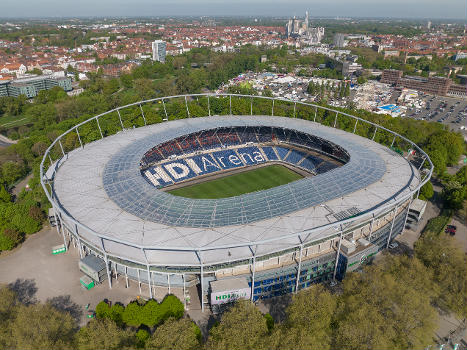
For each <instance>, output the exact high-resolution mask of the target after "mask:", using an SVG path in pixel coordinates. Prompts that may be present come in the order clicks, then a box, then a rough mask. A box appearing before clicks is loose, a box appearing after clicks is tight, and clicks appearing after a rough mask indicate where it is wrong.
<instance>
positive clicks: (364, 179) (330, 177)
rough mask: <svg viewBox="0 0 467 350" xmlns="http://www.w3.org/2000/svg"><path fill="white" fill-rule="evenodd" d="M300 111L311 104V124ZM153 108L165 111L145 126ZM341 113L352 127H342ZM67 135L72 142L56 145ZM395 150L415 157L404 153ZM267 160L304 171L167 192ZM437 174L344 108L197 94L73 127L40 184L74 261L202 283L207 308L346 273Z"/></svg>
mask: <svg viewBox="0 0 467 350" xmlns="http://www.w3.org/2000/svg"><path fill="white" fill-rule="evenodd" d="M233 98H234V99H235V100H238V101H241V100H242V101H243V102H245V100H246V101H247V103H248V104H250V115H245V113H243V115H234V114H233V113H232V104H233V103H235V101H234V102H232V99H233ZM172 99H177V100H181V101H184V104H185V107H186V115H185V118H183V119H176V120H171V121H168V120H169V119H173V117H172V115H171V113H170V111H169V112H168V111H167V110H168V108H166V105H167V103H170V101H171V100H172ZM199 99H202V100H203V103H201V102H198V100H199ZM214 99H217V100H219V99H221V100H223V101H224V102H225V101H228V103H229V112H228V113H227V115H220V116H218V115H211V114H213V111H212V110H211V105H212V104H213V102H214ZM265 101H267V102H268V103H271V110H270V115H256V114H255V113H253V111H254V104H255V103H258V102H261V103H264V102H265ZM206 102H207V103H206ZM275 104H276V113H277V111H278V110H279V108H278V105H279V104H280V105H281V108H282V109H281V111H284V110H285V109H286V110H287V111H288V112H287V113H288V115H289V117H281V116H274V108H275ZM194 105H196V108H197V109H198V111H199V108H201V107H204V109H205V110H204V113H205V114H204V115H205V117H197V118H194V117H192V116H193V113H192V112H191V113H190V108H191V109H192V110H194V108H195V106H194ZM143 107H145V108H143ZM300 108H302V109H303V108H307V109H308V110H309V111H311V113H309V114H308V115H307V120H306V119H302V118H303V114H300V113H299V109H300ZM153 109H157V110H159V111H162V112H161V113H163V116H164V117H165V118H164V121H163V122H161V123H156V124H151V125H149V123H147V114H148V113H150V112H151V110H153ZM124 111H131V112H130V114H131V113H133V114H134V113H136V112H135V111H138V112H139V113H138V118H142V120H143V121H144V123H143V124H144V125H143V126H141V127H138V128H136V127H135V126H133V127H131V123H132V122H131V121H127V120H125V117H122V116H125V115H127V114H125V113H124ZM313 111H314V112H313ZM320 112H323V113H326V115H327V116H328V119H329V116H330V115H332V119H333V120H334V121H333V123H331V126H324V125H321V124H320V123H318V122H317V115H319V113H320ZM263 114H264V113H263ZM111 115H112V116H114V121H115V125H118V126H120V131H119V132H116V133H114V134H112V135H109V136H105V135H107V133H109V134H110V132H108V131H107V130H103V129H104V126H102V127H101V124H103V121H104V120H105V118H107V119H106V122H105V123H106V125H109V116H111ZM318 119H319V118H318ZM344 120H345V122H346V123H347V124H348V123H349V122H350V123H352V129H353V132H347V131H343V130H340V129H339V128H338V125H340V124H344ZM341 122H342V123H341ZM90 123H93V125H95V126H94V128H93V129H92V132H93V133H94V135H97V137H93V138H92V137H91V138H89V137H88V138H85V137H84V136H83V131H82V130H84V129H86V128H87V129H86V130H89V125H90ZM359 123H360V124H361V125H365V127H368V128H370V130H371V132H370V137H369V138H366V137H362V136H359V135H357V132H356V131H357V126H358V125H359ZM86 124H87V125H86ZM328 124H329V123H328ZM96 126H97V128H96ZM125 126H127V127H125ZM347 129H348V128H347ZM80 130H81V133H80ZM377 133H384V135H385V138H384V139H385V140H387V142H386V143H387V144H386V145H383V144H379V143H377V142H375V141H374V139H375V136H376V135H377ZM70 135H76V137H77V140H78V141H79V145H80V147H78V148H76V149H73V150H71V149H70V150H66V149H65V148H64V143H63V142H62V141H63V140H64V138H67V137H68V138H69V137H70ZM85 139H88V140H90V141H89V142H86V141H85ZM395 145H400V147H403V148H407V150H409V149H410V152H408V153H406V154H404V155H405V156H403V155H401V154H399V153H401V152H400V150H397V151H399V153H398V152H396V151H395V148H394V146H395ZM45 164H50V165H49V166H47V167H46V166H45ZM267 164H282V165H284V166H286V167H289V168H291V169H294V170H295V171H297V172H301V173H302V174H303V176H304V177H303V178H302V179H300V180H297V181H293V182H291V183H288V184H285V185H282V186H278V187H274V188H270V189H267V190H262V191H257V192H252V193H247V194H243V195H240V196H236V197H229V198H220V199H191V198H184V197H177V196H174V195H171V194H169V193H168V192H167V189H170V188H173V187H179V186H183V185H185V184H186V183H192V182H193V181H196V182H202V181H206V180H209V179H211V178H212V176H223V175H225V174H230V173H231V172H235V171H242V170H244V169H249V168H253V167H259V166H264V165H267ZM422 168H423V169H422ZM432 170H433V165H432V163H431V160H430V159H429V157H428V156H427V155H426V154H425V153H424V152H423V150H421V149H420V148H419V147H418V146H417V145H415V144H414V143H412V142H411V141H410V140H407V139H406V138H404V137H403V136H401V135H398V134H397V133H394V132H392V131H390V130H388V129H385V128H384V127H381V126H379V125H376V124H373V123H370V122H368V121H366V120H363V119H360V118H357V117H354V116H351V115H349V114H346V113H343V112H340V111H336V110H332V109H329V108H325V107H321V106H318V105H313V104H308V103H304V102H295V101H285V100H282V99H273V98H267V97H260V96H254V97H252V96H242V95H212V94H200V95H190V96H175V97H165V98H159V99H153V100H150V101H142V102H139V103H136V104H132V105H128V106H124V107H120V108H117V109H115V110H112V111H109V112H106V113H104V114H101V115H99V116H96V117H93V118H91V119H89V120H87V121H85V122H83V123H81V124H78V125H77V126H75V127H73V128H72V129H70V130H68V131H67V132H66V133H64V134H63V135H61V136H59V137H58V138H57V139H56V140H55V141H54V143H53V144H52V145H51V146H50V147H49V149H48V150H47V152H46V154H45V156H44V159H43V161H42V163H41V182H42V185H43V187H44V190H45V191H46V194H47V196H48V198H49V200H50V202H51V204H52V206H53V209H54V216H55V220H56V222H58V223H59V225H57V230H58V232H59V233H60V234H61V235H63V239H64V242H65V244H67V245H69V244H70V243H72V244H73V245H75V246H76V247H77V248H78V249H79V252H80V256H81V257H82V258H83V257H84V256H86V255H88V254H93V255H96V256H98V257H100V258H101V259H102V260H103V261H104V262H105V266H106V273H107V277H108V278H107V279H108V283H109V287H112V278H114V279H115V278H118V276H124V278H125V280H126V283H127V285H128V283H129V280H135V281H137V282H138V283H139V285H140V286H141V284H144V285H146V286H147V294H148V295H149V296H150V297H153V295H154V291H153V288H154V287H156V286H168V287H169V290H170V287H179V288H183V291H184V293H186V292H185V289H186V288H187V287H189V286H193V285H197V284H199V285H200V292H201V295H202V296H203V297H202V298H201V299H202V303H201V305H202V308H203V310H204V306H205V304H211V306H212V307H213V308H214V309H216V308H219V307H221V306H222V305H223V304H224V303H225V302H228V301H231V300H234V299H236V298H250V299H251V300H253V301H256V300H258V299H267V298H270V297H274V296H278V295H282V294H285V293H293V292H296V291H298V290H300V289H303V288H306V287H308V286H310V285H312V284H313V283H320V282H323V281H327V280H334V279H338V280H341V279H342V278H344V276H345V274H346V272H348V271H353V270H355V269H357V268H358V267H359V266H361V265H362V264H364V263H365V262H366V261H368V259H370V258H371V257H372V256H373V255H375V254H377V253H378V252H379V251H381V250H383V249H385V248H387V247H388V245H389V244H390V242H391V240H393V239H394V237H396V235H398V234H400V233H401V232H402V231H403V229H404V227H405V222H406V220H407V215H408V211H409V208H410V204H411V202H412V201H413V200H414V199H415V198H417V197H418V193H419V190H420V187H421V186H423V184H425V183H426V182H427V181H428V180H429V178H430V177H431V173H432Z"/></svg>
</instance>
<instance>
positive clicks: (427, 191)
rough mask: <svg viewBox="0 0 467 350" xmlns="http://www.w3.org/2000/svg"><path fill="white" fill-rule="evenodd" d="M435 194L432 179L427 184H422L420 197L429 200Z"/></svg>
mask: <svg viewBox="0 0 467 350" xmlns="http://www.w3.org/2000/svg"><path fill="white" fill-rule="evenodd" d="M434 194H435V192H434V190H433V185H432V184H431V182H430V181H428V182H427V183H426V184H424V185H423V186H422V188H421V189H420V199H422V200H425V201H427V200H429V199H430V198H431V197H433V195H434Z"/></svg>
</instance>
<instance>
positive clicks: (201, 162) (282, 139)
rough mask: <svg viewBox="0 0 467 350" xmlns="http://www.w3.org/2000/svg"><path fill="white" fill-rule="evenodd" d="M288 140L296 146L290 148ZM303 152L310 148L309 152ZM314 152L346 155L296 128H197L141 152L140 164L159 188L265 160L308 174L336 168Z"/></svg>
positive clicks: (149, 179) (326, 142)
mask: <svg viewBox="0 0 467 350" xmlns="http://www.w3.org/2000/svg"><path fill="white" fill-rule="evenodd" d="M251 144H253V145H251ZM279 144H280V145H279ZM289 144H293V145H295V146H294V147H300V148H302V149H301V150H297V149H295V148H291V147H290V146H289ZM309 151H314V152H313V153H314V155H311V154H309ZM320 152H323V153H325V154H326V155H327V156H332V157H334V158H336V159H338V160H341V162H342V163H345V162H346V161H348V155H347V153H346V152H345V151H344V150H343V149H341V148H340V147H339V146H337V145H334V144H332V143H330V142H328V141H326V140H322V139H320V138H318V137H315V136H313V135H309V134H305V133H302V132H300V131H296V130H289V129H285V128H275V127H229V128H218V129H212V130H203V131H200V132H197V133H192V134H188V135H185V136H183V137H179V138H177V139H173V140H170V141H167V142H164V143H162V144H160V145H158V146H156V147H153V148H152V149H151V150H149V151H148V152H146V153H145V155H144V157H143V158H142V159H141V162H140V165H141V173H142V174H143V176H144V177H145V178H146V179H147V180H148V181H149V182H150V183H151V184H153V185H154V186H156V187H158V188H161V187H165V186H169V185H171V184H173V183H178V182H181V181H185V180H188V179H191V178H193V177H196V176H201V175H206V174H210V173H214V172H220V171H224V170H229V169H233V168H239V167H246V166H253V165H256V164H258V163H263V162H268V161H282V162H284V163H287V164H290V165H293V166H297V167H300V168H302V169H303V170H306V171H309V172H310V173H312V174H320V173H323V172H326V171H329V170H332V169H334V168H336V167H337V166H339V165H338V164H337V163H334V162H330V161H328V160H325V159H324V158H321V157H319V155H318V154H319V153H320ZM193 153H195V155H193ZM173 157H175V159H174V158H173ZM169 159H170V160H169Z"/></svg>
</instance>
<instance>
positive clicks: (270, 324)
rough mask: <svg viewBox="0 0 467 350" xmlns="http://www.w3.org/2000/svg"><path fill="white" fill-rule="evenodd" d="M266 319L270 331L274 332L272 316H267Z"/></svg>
mask: <svg viewBox="0 0 467 350" xmlns="http://www.w3.org/2000/svg"><path fill="white" fill-rule="evenodd" d="M264 318H265V319H266V326H268V330H269V331H272V329H273V328H274V319H273V318H272V316H271V315H270V314H265V315H264Z"/></svg>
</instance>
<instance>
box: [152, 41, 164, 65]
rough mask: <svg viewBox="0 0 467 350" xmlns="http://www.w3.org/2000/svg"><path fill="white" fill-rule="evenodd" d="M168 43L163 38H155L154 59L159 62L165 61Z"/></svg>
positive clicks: (153, 46)
mask: <svg viewBox="0 0 467 350" xmlns="http://www.w3.org/2000/svg"><path fill="white" fill-rule="evenodd" d="M166 47H167V44H166V43H165V41H162V40H155V41H154V42H153V43H152V60H153V61H158V62H162V63H164V62H165V55H166Z"/></svg>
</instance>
